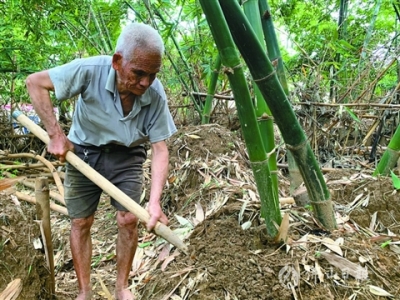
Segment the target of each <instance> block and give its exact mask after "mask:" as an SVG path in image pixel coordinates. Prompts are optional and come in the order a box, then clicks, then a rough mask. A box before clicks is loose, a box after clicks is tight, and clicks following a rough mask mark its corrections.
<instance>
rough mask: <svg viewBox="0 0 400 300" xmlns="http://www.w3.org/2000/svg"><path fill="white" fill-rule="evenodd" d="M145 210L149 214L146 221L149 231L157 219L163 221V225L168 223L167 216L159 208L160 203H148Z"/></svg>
mask: <svg viewBox="0 0 400 300" xmlns="http://www.w3.org/2000/svg"><path fill="white" fill-rule="evenodd" d="M147 211H148V212H149V214H150V220H149V221H148V222H147V225H146V227H147V230H148V231H151V230H153V228H154V227H155V226H156V224H157V221H159V222H161V223H163V224H164V225H168V218H167V216H166V215H165V214H164V213H163V211H162V210H161V207H160V204H158V203H155V204H152V203H149V205H148V206H147Z"/></svg>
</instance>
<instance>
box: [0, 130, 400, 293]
mask: <svg viewBox="0 0 400 300" xmlns="http://www.w3.org/2000/svg"><path fill="white" fill-rule="evenodd" d="M169 150H170V177H169V178H168V183H167V185H166V187H165V191H164V196H163V201H162V204H163V208H164V210H165V212H166V213H167V214H168V216H169V219H170V227H171V228H172V229H173V230H174V231H175V233H176V234H178V235H179V236H181V238H182V239H184V242H185V243H186V244H187V245H188V247H189V254H188V255H185V254H183V253H180V252H179V251H178V250H176V249H175V247H173V246H170V245H169V244H167V243H165V241H163V240H162V239H159V238H157V237H156V236H155V235H153V234H152V233H147V232H146V231H145V230H144V227H143V226H142V225H141V226H140V241H139V246H140V247H139V248H138V251H137V254H136V257H135V261H134V263H133V265H132V272H131V274H130V275H131V281H132V285H131V286H130V288H131V289H132V291H133V293H134V294H135V295H136V296H137V298H138V299H146V300H167V299H174V300H177V299H191V300H200V299H201V300H208V299H209V300H217V299H225V300H228V299H232V300H233V299H243V300H244V299H246V300H247V299H248V300H252V299H254V300H255V299H313V300H314V299H384V298H386V297H385V295H386V296H387V295H389V294H390V295H391V297H392V298H394V299H400V286H399V285H398V282H399V281H400V267H399V266H400V265H399V254H400V248H399V247H398V246H397V245H396V242H398V241H400V239H399V237H400V225H399V222H400V212H399V210H398V207H399V205H400V197H399V195H398V192H397V191H396V189H394V187H393V183H392V180H391V178H385V177H379V178H375V177H372V176H371V169H369V168H359V167H354V168H342V169H332V168H331V169H330V168H326V169H323V171H324V175H325V177H326V182H327V184H328V186H329V188H330V190H331V195H332V201H333V203H334V208H335V217H336V220H337V223H338V227H337V229H336V230H332V231H326V230H325V229H324V228H322V227H321V226H320V225H319V223H318V222H317V221H316V219H315V216H314V215H313V211H312V208H311V206H309V205H306V206H300V205H296V203H291V204H281V212H282V215H283V216H284V215H286V217H287V218H288V221H289V227H288V228H287V234H286V235H284V238H283V240H284V242H282V241H280V242H275V241H274V240H271V239H269V238H268V237H267V235H266V229H265V224H264V221H263V219H261V218H260V217H259V211H260V201H259V198H258V196H257V193H256V187H255V183H254V179H253V176H252V172H251V170H250V168H249V163H248V157H247V153H246V151H245V147H244V144H243V142H242V140H241V138H240V134H237V133H235V132H231V131H229V130H227V129H226V128H224V127H221V126H218V125H207V126H196V127H194V126H193V127H191V126H184V127H182V128H180V130H179V131H178V133H177V134H175V135H174V137H173V138H171V140H170V141H169ZM280 151H282V150H280ZM150 158H151V157H150ZM335 159H339V158H338V157H336V158H335ZM341 159H342V160H348V161H351V160H354V158H353V157H351V158H348V157H342V158H341ZM360 160H362V158H360ZM353 166H354V164H353ZM21 172H22V171H21ZM18 175H21V173H20V174H18ZM149 176H150V175H149V162H146V164H145V198H146V197H147V195H148V182H149ZM279 182H280V191H279V193H280V197H281V198H284V197H289V196H290V193H289V181H288V178H287V171H286V170H285V168H284V167H282V168H281V169H280V172H279ZM15 189H16V190H18V191H24V192H29V191H28V190H27V189H26V188H24V187H23V186H20V185H17V186H16V187H15ZM14 194H15V193H14V192H13V191H9V190H8V191H3V193H2V194H1V198H0V293H1V291H3V290H4V289H5V288H6V286H7V285H8V284H9V283H10V282H11V281H13V280H14V279H16V278H20V279H21V280H22V291H21V294H20V296H19V298H18V299H27V300H28V299H32V300H33V299H52V297H51V296H50V292H49V291H50V275H49V270H48V267H47V266H46V259H45V255H44V251H43V250H41V249H38V250H36V249H35V248H34V246H33V241H34V240H35V239H38V238H40V231H39V227H38V224H37V222H35V219H36V211H35V206H34V205H32V204H29V203H26V202H21V204H20V205H16V204H15V201H13V200H12V198H11V197H12V195H14ZM103 198H104V201H102V202H101V205H100V206H99V210H98V212H97V214H96V220H95V223H94V226H93V230H92V238H93V260H92V283H93V290H94V298H93V299H112V297H111V295H112V294H113V286H114V283H115V245H114V242H115V238H116V235H117V228H116V224H115V212H114V210H113V208H112V207H111V206H110V205H109V203H108V196H107V195H103ZM286 217H285V218H286ZM285 218H284V219H285ZM51 223H52V235H53V248H54V259H55V266H56V268H55V276H56V278H55V280H56V295H55V296H54V297H53V298H55V299H66V300H69V299H74V297H76V294H77V281H76V277H75V273H74V270H73V267H72V258H71V254H70V251H69V241H68V234H69V220H68V217H66V216H64V215H62V214H60V213H57V212H52V213H51ZM285 232H286V231H285V230H284V228H283V229H282V233H285ZM385 293H386V294H385ZM0 298H1V297H0Z"/></svg>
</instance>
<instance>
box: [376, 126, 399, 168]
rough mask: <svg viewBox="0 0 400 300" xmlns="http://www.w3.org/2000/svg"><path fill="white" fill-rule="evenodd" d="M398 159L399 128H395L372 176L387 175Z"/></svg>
mask: <svg viewBox="0 0 400 300" xmlns="http://www.w3.org/2000/svg"><path fill="white" fill-rule="evenodd" d="M399 157H400V126H398V127H397V129H396V131H395V133H394V135H393V137H392V139H391V140H390V142H389V145H388V147H387V149H386V151H385V152H384V153H383V156H382V158H381V160H380V161H379V163H378V166H377V167H376V169H375V171H374V173H373V174H372V175H374V176H377V175H389V174H390V171H391V170H392V169H393V168H394V167H395V166H396V163H397V161H398V159H399Z"/></svg>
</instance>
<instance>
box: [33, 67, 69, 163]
mask: <svg viewBox="0 0 400 300" xmlns="http://www.w3.org/2000/svg"><path fill="white" fill-rule="evenodd" d="M26 87H27V89H28V93H29V96H30V98H31V101H32V104H33V107H34V108H35V112H36V113H37V114H38V115H39V117H40V119H41V121H42V122H43V125H44V126H45V128H46V131H47V133H48V134H49V137H50V142H49V144H48V145H47V149H48V151H49V152H50V153H51V154H54V155H56V156H57V157H59V159H60V161H61V162H63V161H65V155H66V153H67V151H68V150H73V149H74V146H73V144H72V143H71V142H70V141H69V140H68V139H67V137H66V136H65V134H64V132H63V130H62V129H61V127H60V124H58V122H57V119H56V116H55V115H54V112H53V104H52V103H51V99H50V94H49V92H50V91H53V90H54V85H53V83H52V82H51V80H50V76H49V72H48V71H41V72H38V73H34V74H31V75H29V76H28V78H27V79H26Z"/></svg>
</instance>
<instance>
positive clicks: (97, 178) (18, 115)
mask: <svg viewBox="0 0 400 300" xmlns="http://www.w3.org/2000/svg"><path fill="white" fill-rule="evenodd" d="M12 116H13V118H14V119H16V120H17V121H18V122H20V123H21V124H22V125H24V126H25V127H26V128H28V129H29V130H30V131H31V132H32V133H33V134H34V135H36V136H37V137H38V138H39V139H41V140H42V141H43V142H44V143H45V144H48V143H49V140H50V138H49V136H48V134H47V132H46V131H44V130H43V129H42V128H41V127H40V126H38V125H36V124H35V123H34V122H33V121H32V120H31V119H29V118H28V117H27V116H25V115H24V114H23V113H22V112H20V111H14V112H13V114H12ZM65 158H66V160H67V161H68V162H69V163H70V164H71V165H72V166H74V167H75V168H76V169H77V170H79V171H80V172H81V173H82V174H83V175H85V176H86V177H87V178H89V179H90V180H91V181H93V182H94V183H95V184H96V185H98V186H99V187H100V188H101V189H102V190H103V191H104V192H106V193H107V194H108V195H110V197H113V198H114V199H115V200H117V201H118V202H119V203H120V204H122V205H123V206H124V207H126V209H128V210H129V211H130V212H131V213H133V214H134V215H136V216H137V217H138V218H139V220H141V221H142V222H144V223H147V222H148V221H149V220H150V215H149V213H148V212H147V210H146V209H144V208H143V207H141V206H140V205H139V204H137V203H136V202H135V201H132V199H131V198H129V196H128V195H126V194H125V193H124V192H122V191H121V190H120V189H119V188H117V187H116V186H115V185H113V184H112V183H111V182H110V181H108V180H107V179H106V178H105V177H104V176H102V175H101V174H99V173H98V172H96V170H94V169H93V168H92V167H90V166H89V165H88V164H86V163H85V162H83V161H82V160H81V159H80V158H79V157H78V156H77V155H75V154H74V153H73V152H71V151H69V152H68V153H67V155H66V157H65ZM154 232H155V233H156V234H157V235H159V236H161V237H163V238H164V239H165V240H167V241H168V242H170V243H171V244H172V245H175V246H176V247H177V248H178V249H180V250H181V251H182V252H184V253H185V254H188V251H189V250H188V248H187V246H186V245H185V244H184V243H183V242H182V240H181V239H180V238H179V237H178V236H177V235H175V234H174V233H173V232H172V230H171V229H170V228H169V227H168V226H166V225H164V224H162V223H160V222H157V224H156V226H155V227H154Z"/></svg>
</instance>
